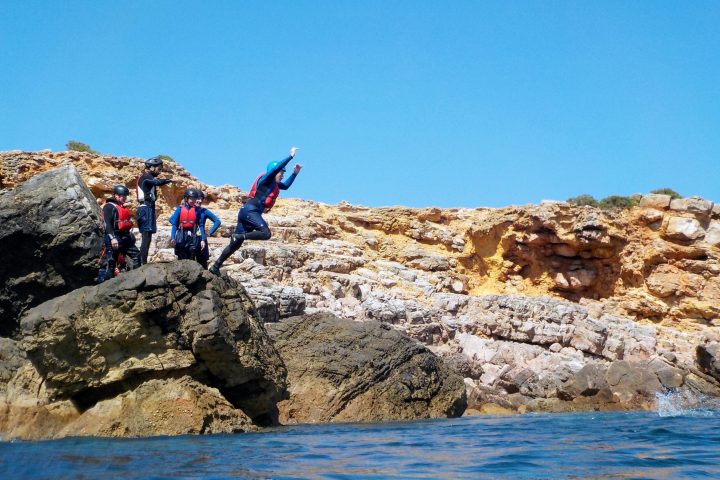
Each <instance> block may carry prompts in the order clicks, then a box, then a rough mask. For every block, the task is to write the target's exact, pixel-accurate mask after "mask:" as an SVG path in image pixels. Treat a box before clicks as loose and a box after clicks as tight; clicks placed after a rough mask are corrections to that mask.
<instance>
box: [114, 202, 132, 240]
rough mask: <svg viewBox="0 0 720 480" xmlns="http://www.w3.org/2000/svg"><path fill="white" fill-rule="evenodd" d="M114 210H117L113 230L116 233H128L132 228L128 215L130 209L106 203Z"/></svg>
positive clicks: (130, 218)
mask: <svg viewBox="0 0 720 480" xmlns="http://www.w3.org/2000/svg"><path fill="white" fill-rule="evenodd" d="M108 203H109V204H111V205H112V206H113V207H115V210H117V222H115V230H117V232H118V233H129V232H130V230H131V229H132V227H133V222H132V215H130V209H129V208H127V207H126V206H125V205H118V204H117V203H115V202H108Z"/></svg>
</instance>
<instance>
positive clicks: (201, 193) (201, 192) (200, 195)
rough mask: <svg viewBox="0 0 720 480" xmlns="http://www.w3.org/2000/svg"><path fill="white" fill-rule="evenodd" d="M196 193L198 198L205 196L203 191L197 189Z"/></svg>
mask: <svg viewBox="0 0 720 480" xmlns="http://www.w3.org/2000/svg"><path fill="white" fill-rule="evenodd" d="M198 194H199V197H200V198H205V192H203V191H202V190H198Z"/></svg>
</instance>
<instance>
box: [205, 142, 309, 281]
mask: <svg viewBox="0 0 720 480" xmlns="http://www.w3.org/2000/svg"><path fill="white" fill-rule="evenodd" d="M297 150H298V149H297V147H292V148H291V149H290V156H289V157H287V158H286V159H284V160H282V161H280V162H270V163H269V164H268V166H267V169H266V170H265V173H261V174H260V175H258V177H257V178H256V179H255V183H253V186H252V188H251V189H250V195H249V198H248V200H247V202H245V205H243V206H242V208H241V209H240V211H239V212H238V222H237V227H235V233H233V234H232V236H231V237H230V244H228V246H227V247H225V249H224V250H223V251H222V253H221V254H220V256H219V257H218V259H217V260H215V263H213V265H212V266H211V267H210V272H211V273H214V274H215V275H219V274H220V267H221V266H222V264H223V262H224V261H225V260H227V258H228V257H229V256H230V255H232V254H233V253H235V252H236V251H237V249H238V248H240V246H241V245H242V244H243V242H244V241H245V240H269V239H270V235H271V233H270V228H269V227H268V224H267V222H265V219H263V218H262V214H263V213H264V212H267V211H268V210H270V209H271V208H272V207H273V205H275V200H277V197H278V195H279V194H280V190H287V189H288V188H290V185H292V184H293V182H294V181H295V177H296V176H297V174H298V173H300V169H302V165H300V164H299V163H298V164H296V165H295V168H294V169H293V173H292V174H291V175H290V176H289V177H288V179H287V180H285V181H284V182H283V181H282V180H283V176H284V174H285V167H286V166H287V164H288V163H290V160H292V159H293V158H295V153H296V152H297Z"/></svg>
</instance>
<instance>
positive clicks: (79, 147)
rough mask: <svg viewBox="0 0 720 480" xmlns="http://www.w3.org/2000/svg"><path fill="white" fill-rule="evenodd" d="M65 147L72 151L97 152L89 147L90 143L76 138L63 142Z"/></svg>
mask: <svg viewBox="0 0 720 480" xmlns="http://www.w3.org/2000/svg"><path fill="white" fill-rule="evenodd" d="M65 148H67V149H68V150H70V151H72V152H88V153H98V152H96V151H95V150H93V149H92V148H90V145H88V144H86V143H82V142H78V141H77V140H69V141H68V142H67V143H66V144H65Z"/></svg>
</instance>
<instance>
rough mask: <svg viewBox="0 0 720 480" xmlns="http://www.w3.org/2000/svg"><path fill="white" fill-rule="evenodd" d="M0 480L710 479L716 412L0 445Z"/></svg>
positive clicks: (719, 424) (717, 467) (717, 462)
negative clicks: (63, 479)
mask: <svg viewBox="0 0 720 480" xmlns="http://www.w3.org/2000/svg"><path fill="white" fill-rule="evenodd" d="M0 478H1V479H16V478H17V479H60V478H74V479H97V478H102V479H182V478H193V479H197V478H202V479H224V478H248V479H265V478H272V479H305V478H311V479H315V478H317V479H388V478H410V479H434V478H437V479H466V478H467V479H471V478H472V479H477V478H492V479H495V478H498V479H504V478H507V479H526V478H527V479H535V478H538V479H543V478H573V479H574V478H623V479H630V478H632V479H640V478H651V479H657V478H662V479H665V478H667V479H680V478H720V409H717V408H714V407H713V408H702V407H700V408H691V409H688V408H684V407H683V406H682V405H680V406H678V405H677V402H675V400H674V399H673V398H672V397H668V398H659V401H658V409H657V410H656V411H647V412H602V413H571V414H549V413H543V414H525V415H513V416H474V417H462V418H456V419H442V420H420V421H411V422H392V423H377V424H326V425H298V426H287V427H280V428H276V429H272V430H269V431H264V432H262V433H246V434H236V435H208V436H179V437H153V438H142V439H105V438H67V439H63V440H53V441H42V442H28V441H9V442H7V441H6V442H0Z"/></svg>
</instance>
